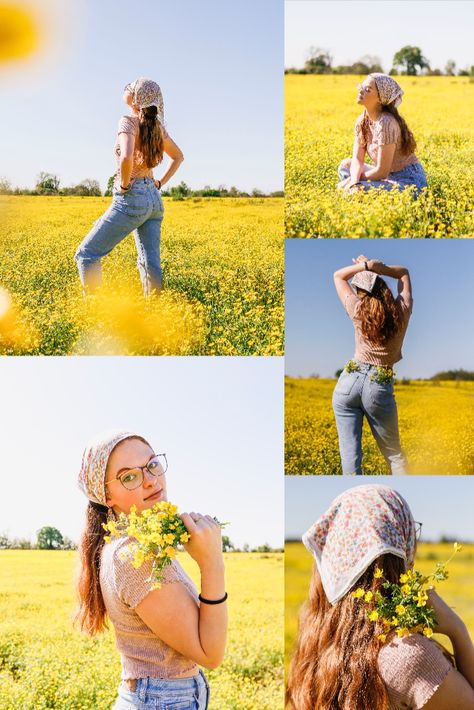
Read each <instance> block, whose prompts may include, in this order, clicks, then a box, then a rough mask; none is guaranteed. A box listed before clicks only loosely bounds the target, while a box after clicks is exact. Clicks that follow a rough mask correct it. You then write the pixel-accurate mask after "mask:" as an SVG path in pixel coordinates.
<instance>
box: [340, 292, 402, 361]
mask: <svg viewBox="0 0 474 710" xmlns="http://www.w3.org/2000/svg"><path fill="white" fill-rule="evenodd" d="M396 303H397V304H398V306H399V308H400V310H401V313H402V325H401V327H400V329H399V330H398V332H397V333H396V334H395V335H394V336H393V338H391V339H390V340H387V341H386V342H385V343H373V342H371V341H370V340H368V339H367V338H366V337H365V336H364V335H363V333H362V330H361V326H360V322H361V321H360V316H359V310H360V305H361V300H360V298H358V296H356V295H355V293H350V294H348V295H347V296H346V298H345V301H344V308H345V309H346V312H347V314H348V316H349V318H350V319H351V320H352V323H353V325H354V335H355V353H354V359H355V360H358V361H359V362H367V363H369V365H380V366H382V367H392V366H393V365H394V363H396V362H398V361H399V360H401V359H402V357H403V355H402V344H403V340H404V338H405V334H406V331H407V328H408V321H409V320H410V316H411V312H412V307H413V300H412V299H411V298H410V299H409V300H408V299H407V300H405V298H402V296H401V295H400V296H398V297H397V298H396Z"/></svg>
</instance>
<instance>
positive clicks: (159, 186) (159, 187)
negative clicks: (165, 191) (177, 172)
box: [156, 180, 161, 190]
mask: <svg viewBox="0 0 474 710" xmlns="http://www.w3.org/2000/svg"><path fill="white" fill-rule="evenodd" d="M156 182H159V183H160V184H159V185H158V190H161V180H157V181H156Z"/></svg>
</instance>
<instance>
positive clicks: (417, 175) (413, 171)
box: [337, 160, 428, 194]
mask: <svg viewBox="0 0 474 710" xmlns="http://www.w3.org/2000/svg"><path fill="white" fill-rule="evenodd" d="M337 174H338V175H339V179H340V180H345V179H346V178H348V177H350V176H351V171H350V168H348V167H347V160H343V161H342V162H341V163H340V164H339V167H338V169H337ZM389 180H391V181H392V182H388V181H389ZM359 185H361V186H362V187H363V188H364V190H365V191H366V192H367V191H368V190H371V189H373V188H375V187H381V188H382V189H383V190H403V189H404V188H405V187H410V185H414V186H415V187H416V194H418V193H419V191H420V190H421V189H422V188H423V187H428V183H427V181H426V175H425V171H424V170H423V167H422V166H421V165H420V163H414V164H413V165H407V167H406V168H403V170H397V172H395V173H389V174H388V176H387V179H386V180H361V181H360V183H359Z"/></svg>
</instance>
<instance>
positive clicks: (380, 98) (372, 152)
mask: <svg viewBox="0 0 474 710" xmlns="http://www.w3.org/2000/svg"><path fill="white" fill-rule="evenodd" d="M402 95H403V91H402V89H401V88H400V86H399V85H398V84H397V82H396V81H395V79H392V77H391V76H388V75H387V74H379V73H374V74H369V76H368V77H367V79H365V81H364V82H363V83H362V84H360V85H359V95H358V97H357V103H358V104H361V105H362V106H364V108H365V110H364V113H363V114H361V115H360V116H359V118H358V119H357V121H356V124H355V137H354V148H353V152H352V158H346V159H345V160H343V161H342V162H341V163H340V165H339V168H338V174H339V178H340V182H339V183H338V186H337V187H338V189H340V190H344V191H352V190H353V189H355V190H357V189H364V190H370V189H372V188H376V187H380V188H382V189H384V190H393V189H397V190H403V189H405V188H406V187H410V186H414V187H415V193H416V194H418V192H419V191H420V190H421V189H422V188H423V187H427V182H426V176H425V172H424V170H423V167H422V166H421V164H420V162H419V160H418V158H417V157H416V155H415V150H416V142H415V138H414V137H413V133H412V132H411V131H410V129H409V128H408V126H407V124H406V122H405V120H404V119H403V118H402V116H400V114H399V113H398V110H397V109H398V106H399V105H400V103H401V101H402ZM366 155H368V156H369V158H370V159H371V160H372V161H373V163H374V164H373V165H368V164H367V163H365V162H364V160H365V156H366Z"/></svg>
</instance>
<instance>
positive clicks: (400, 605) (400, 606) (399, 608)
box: [395, 604, 405, 614]
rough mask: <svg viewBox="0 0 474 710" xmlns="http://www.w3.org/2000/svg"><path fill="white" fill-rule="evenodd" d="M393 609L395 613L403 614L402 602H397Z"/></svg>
mask: <svg viewBox="0 0 474 710" xmlns="http://www.w3.org/2000/svg"><path fill="white" fill-rule="evenodd" d="M395 611H396V612H397V614H404V613H405V607H404V606H403V604H397V606H396V607H395Z"/></svg>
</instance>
